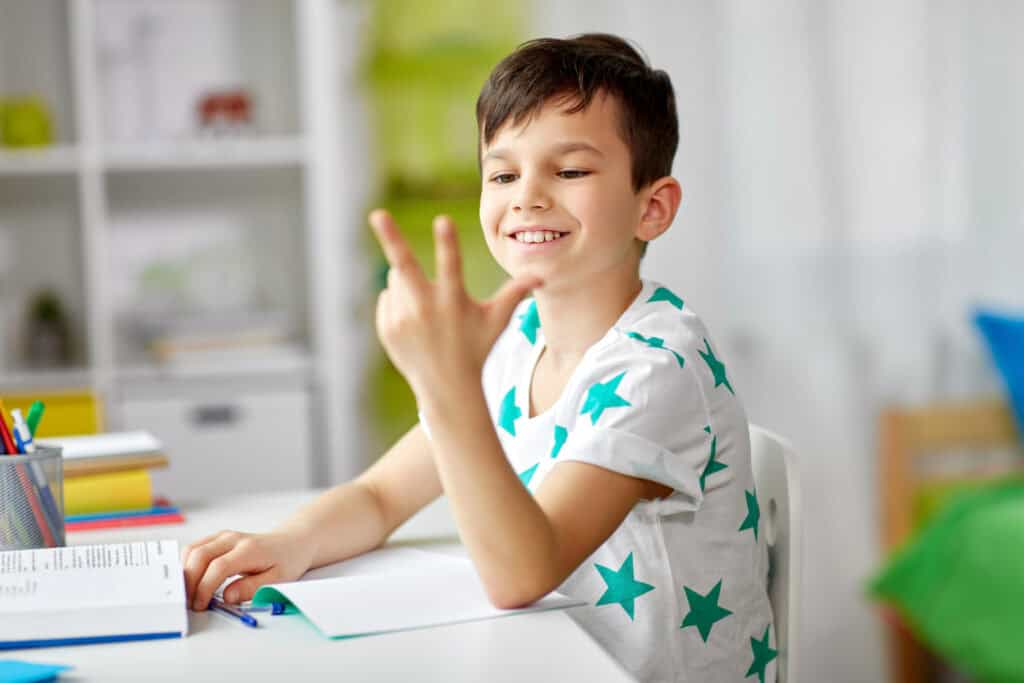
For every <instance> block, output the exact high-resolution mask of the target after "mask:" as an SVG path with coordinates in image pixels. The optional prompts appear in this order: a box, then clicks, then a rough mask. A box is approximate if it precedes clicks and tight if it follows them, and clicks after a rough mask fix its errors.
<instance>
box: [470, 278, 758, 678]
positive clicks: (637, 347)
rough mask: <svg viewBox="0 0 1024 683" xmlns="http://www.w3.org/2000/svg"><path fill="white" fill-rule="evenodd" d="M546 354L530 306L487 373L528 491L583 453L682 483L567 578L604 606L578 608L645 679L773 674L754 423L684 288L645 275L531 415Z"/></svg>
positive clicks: (523, 307)
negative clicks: (557, 391)
mask: <svg viewBox="0 0 1024 683" xmlns="http://www.w3.org/2000/svg"><path fill="white" fill-rule="evenodd" d="M543 348H544V330H543V327H542V326H541V324H540V320H539V318H538V315H537V308H536V304H535V303H534V302H533V301H532V300H527V301H524V302H522V303H521V304H520V305H519V307H518V308H517V309H516V313H515V314H514V315H513V317H512V319H511V321H510V323H509V326H508V328H506V330H505V331H504V332H503V333H502V335H501V336H500V337H499V338H498V340H497V342H496V343H495V345H494V348H493V349H492V351H491V353H490V355H489V356H488V358H487V361H486V363H485V365H484V372H483V385H484V393H485V396H486V398H487V404H488V408H489V410H490V413H491V416H492V418H493V420H494V425H495V429H496V431H497V433H498V435H499V438H500V440H501V445H502V447H503V449H504V451H505V455H506V457H507V458H508V460H509V462H510V464H511V465H512V467H513V468H514V470H515V471H516V472H517V473H518V474H519V477H520V479H521V480H522V481H523V483H524V485H526V487H527V488H528V489H529V490H530V491H531V492H535V491H537V490H538V489H539V488H540V487H541V486H543V483H544V479H545V477H547V475H548V473H549V472H551V470H552V469H553V468H555V467H557V466H558V465H559V463H562V462H567V461H570V460H575V461H580V462H585V463H590V464H593V465H597V466H600V467H603V468H605V469H608V470H612V471H615V472H620V473H623V474H627V475H630V476H636V477H641V478H644V479H648V480H651V481H655V482H658V483H661V484H665V485H666V486H669V487H671V488H672V489H673V490H674V492H673V493H672V494H671V495H670V496H668V497H666V498H664V499H661V500H654V501H643V502H640V503H638V504H637V505H636V506H635V507H634V508H633V509H632V510H631V511H630V513H629V514H628V515H627V517H626V518H625V520H624V521H623V522H622V524H621V525H620V526H619V528H618V529H616V531H615V532H614V533H613V534H612V535H611V536H610V537H609V538H608V539H607V540H606V541H605V542H604V544H602V545H601V546H600V547H599V548H598V549H597V550H596V551H595V552H594V554H593V555H591V556H590V557H589V558H587V559H586V560H585V561H584V562H583V563H582V564H581V565H580V566H579V567H577V569H576V570H575V571H574V572H573V573H572V574H571V575H570V576H569V578H568V579H566V581H565V582H564V583H563V584H562V585H561V586H560V587H559V589H558V590H559V592H561V593H564V594H566V595H569V596H572V597H575V598H578V599H581V600H586V601H587V602H588V603H589V604H588V605H586V606H583V607H577V608H573V609H571V610H569V613H570V615H571V616H572V617H573V619H575V620H576V621H577V622H578V623H579V624H580V626H582V627H583V628H584V629H585V630H586V631H587V632H589V633H590V634H591V635H592V636H593V637H594V638H595V639H596V640H597V641H598V642H600V643H601V644H602V645H603V646H604V647H605V648H606V649H607V650H608V651H609V652H610V653H611V654H612V655H613V656H615V657H616V658H617V659H618V660H619V661H620V662H621V663H622V664H623V666H624V667H625V668H626V669H627V670H628V671H630V672H631V673H632V674H634V675H635V676H637V677H638V678H639V679H641V680H649V681H701V682H702V683H714V682H717V681H723V682H724V681H730V682H735V681H743V680H745V679H747V678H749V679H750V680H752V681H753V680H756V681H758V682H759V683H765V682H768V683H771V682H773V681H774V680H775V668H776V664H777V662H776V661H775V658H776V653H775V649H776V641H775V632H774V628H773V624H772V612H771V606H770V603H769V600H768V593H767V574H768V557H767V547H766V544H765V539H764V538H763V536H761V535H760V524H759V519H760V514H761V511H760V508H759V505H758V501H757V492H756V491H755V490H754V482H753V475H752V471H751V466H750V438H749V432H748V425H747V418H746V414H745V413H744V410H743V407H742V405H741V404H740V401H739V399H738V398H737V397H736V394H735V388H734V386H733V384H732V378H731V377H730V376H729V374H728V371H727V367H726V366H725V365H724V364H723V361H722V359H721V357H720V356H719V355H718V353H717V352H716V350H715V346H714V345H713V344H712V343H711V341H710V337H709V335H708V333H707V331H706V329H705V328H704V325H703V323H701V321H700V319H699V318H697V316H696V315H694V314H693V312H692V311H690V309H689V308H687V307H686V306H685V305H684V303H683V301H682V300H681V299H680V298H679V297H677V296H676V295H675V294H674V293H672V292H671V291H670V290H669V289H667V288H665V287H663V286H661V285H659V284H658V283H656V282H650V281H644V283H643V289H642V291H641V292H640V294H639V295H638V296H637V298H636V299H635V300H634V301H633V303H632V304H631V305H630V307H629V308H628V309H627V310H626V311H625V312H624V313H623V314H622V316H621V317H620V318H619V320H618V321H617V322H616V323H615V325H614V326H613V327H612V328H611V329H610V330H608V332H607V334H605V336H604V337H603V338H601V339H600V340H599V341H598V342H597V343H595V344H594V345H593V346H591V347H590V348H589V349H588V350H587V352H586V353H585V354H584V357H583V359H582V360H581V361H580V363H579V365H578V366H577V367H576V369H575V370H574V372H573V373H572V376H571V377H570V379H569V381H568V383H567V384H566V386H565V389H564V390H563V391H562V394H561V396H560V397H559V399H558V400H557V402H556V403H555V404H554V405H553V406H551V408H549V409H548V410H547V411H545V412H544V413H542V414H540V415H537V416H534V417H529V407H528V406H529V396H530V393H529V392H530V382H531V378H532V375H533V370H534V367H535V366H536V363H537V359H538V358H539V357H540V353H541V350H542V349H543ZM593 494H594V495H593V497H592V498H591V501H592V502H591V503H590V504H591V505H599V504H600V500H601V496H600V491H594V492H593ZM580 514H587V511H586V510H581V511H580Z"/></svg>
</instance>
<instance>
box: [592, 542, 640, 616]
mask: <svg viewBox="0 0 1024 683" xmlns="http://www.w3.org/2000/svg"><path fill="white" fill-rule="evenodd" d="M594 566H595V567H597V571H598V572H599V573H600V574H601V578H602V579H604V582H605V584H606V585H607V586H608V589H607V590H605V592H604V595H602V596H601V599H600V600H598V601H597V604H598V605H599V606H600V605H609V604H612V603H618V604H619V605H621V606H622V609H624V610H626V614H628V615H629V618H630V620H631V621H632V619H633V602H634V601H635V600H636V598H638V597H640V596H641V595H643V594H644V593H647V592H649V591H652V590H654V586H652V585H651V584H649V583H644V582H643V581H637V580H636V579H634V578H633V553H630V554H629V557H627V558H626V561H625V562H623V563H622V566H621V567H619V571H614V570H612V569H609V568H608V567H605V566H604V565H600V564H595V565H594Z"/></svg>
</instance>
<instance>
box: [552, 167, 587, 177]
mask: <svg viewBox="0 0 1024 683" xmlns="http://www.w3.org/2000/svg"><path fill="white" fill-rule="evenodd" d="M558 175H559V177H561V178H567V179H572V178H582V177H584V176H587V175H590V171H581V170H579V169H575V168H567V169H565V170H564V171H559V172H558Z"/></svg>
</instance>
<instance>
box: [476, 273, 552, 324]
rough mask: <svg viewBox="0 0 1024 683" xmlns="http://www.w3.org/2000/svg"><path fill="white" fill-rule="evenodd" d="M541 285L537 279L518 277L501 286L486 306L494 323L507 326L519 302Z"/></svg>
mask: <svg viewBox="0 0 1024 683" xmlns="http://www.w3.org/2000/svg"><path fill="white" fill-rule="evenodd" d="M541 284H542V281H541V279H540V278H538V277H520V278H516V279H515V280H509V281H508V282H506V283H505V284H503V285H502V286H501V288H500V289H499V290H498V291H497V293H496V294H495V295H494V296H493V297H491V300H490V302H489V304H488V308H489V309H490V310H489V313H490V314H491V316H492V317H493V318H494V322H495V323H496V324H500V325H505V324H507V323H508V319H509V318H511V317H512V311H514V310H516V306H517V305H518V304H519V302H520V301H522V300H523V299H524V298H525V297H526V295H527V294H529V293H530V291H531V290H533V289H536V288H537V287H540V285H541Z"/></svg>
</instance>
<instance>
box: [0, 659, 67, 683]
mask: <svg viewBox="0 0 1024 683" xmlns="http://www.w3.org/2000/svg"><path fill="white" fill-rule="evenodd" d="M70 668H71V667H70V666H65V665H63V664H35V663H34V662H22V661H20V660H17V659H0V683H37V682H38V681H54V680H57V675H58V674H60V672H62V671H67V670H68V669H70Z"/></svg>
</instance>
